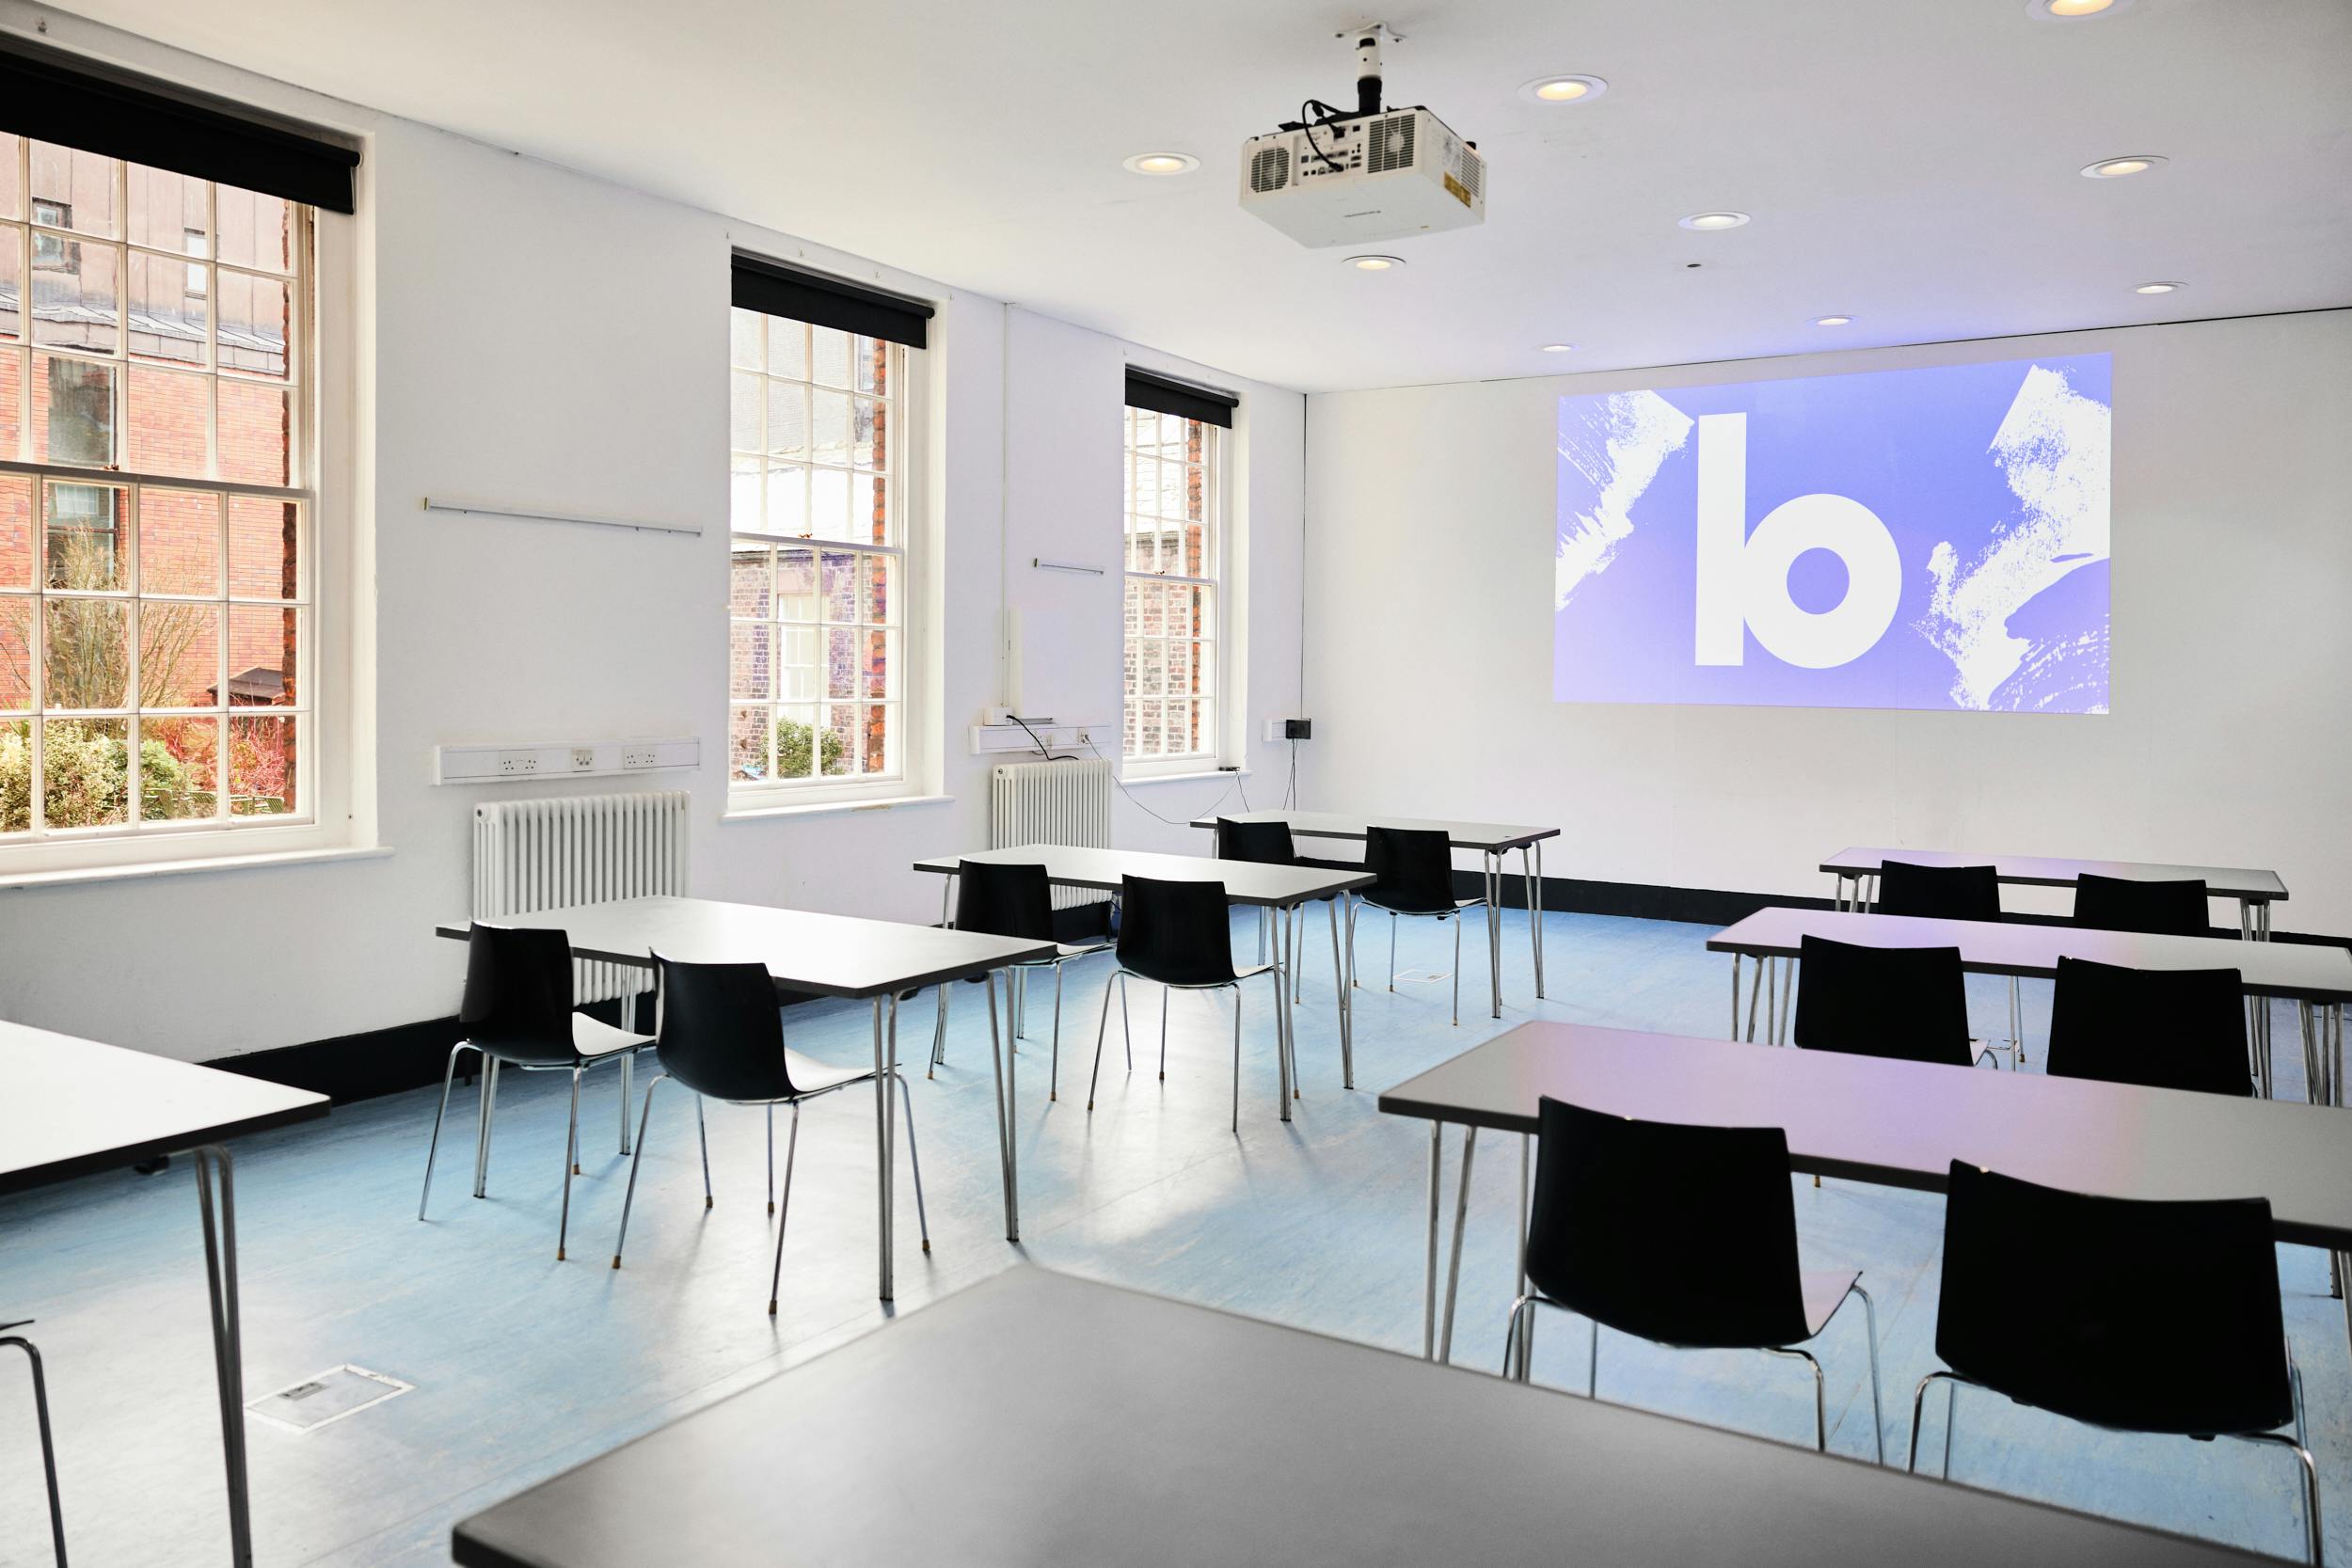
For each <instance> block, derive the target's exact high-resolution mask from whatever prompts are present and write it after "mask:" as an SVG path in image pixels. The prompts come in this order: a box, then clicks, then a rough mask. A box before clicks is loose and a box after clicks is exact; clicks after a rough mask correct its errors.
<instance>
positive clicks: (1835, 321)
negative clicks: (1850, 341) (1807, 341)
mask: <svg viewBox="0 0 2352 1568" xmlns="http://www.w3.org/2000/svg"><path fill="white" fill-rule="evenodd" d="M1813 325H1816V326H1851V325H1853V318H1852V317H1851V316H1816V317H1814V318H1813Z"/></svg>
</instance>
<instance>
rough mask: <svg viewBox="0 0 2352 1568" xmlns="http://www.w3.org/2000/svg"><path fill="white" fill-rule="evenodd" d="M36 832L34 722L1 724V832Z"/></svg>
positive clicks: (17, 721) (22, 720) (21, 721)
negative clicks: (34, 810) (34, 812)
mask: <svg viewBox="0 0 2352 1568" xmlns="http://www.w3.org/2000/svg"><path fill="white" fill-rule="evenodd" d="M32 829H33V721H31V720H29V719H18V720H15V721H10V722H8V723H5V724H0V833H24V832H32Z"/></svg>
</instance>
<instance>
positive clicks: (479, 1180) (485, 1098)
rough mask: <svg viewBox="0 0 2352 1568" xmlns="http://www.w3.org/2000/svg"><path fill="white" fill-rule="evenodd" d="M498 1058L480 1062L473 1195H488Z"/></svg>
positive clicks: (496, 1099)
mask: <svg viewBox="0 0 2352 1568" xmlns="http://www.w3.org/2000/svg"><path fill="white" fill-rule="evenodd" d="M498 1099H499V1060H498V1058H497V1057H495V1056H490V1057H487V1058H485V1061H484V1062H483V1064H482V1092H481V1095H480V1097H479V1104H478V1106H477V1114H478V1115H479V1116H480V1117H481V1120H480V1122H479V1124H478V1125H476V1127H475V1128H474V1137H473V1196H476V1197H487V1196H490V1123H491V1119H492V1117H495V1116H496V1115H497V1113H498Z"/></svg>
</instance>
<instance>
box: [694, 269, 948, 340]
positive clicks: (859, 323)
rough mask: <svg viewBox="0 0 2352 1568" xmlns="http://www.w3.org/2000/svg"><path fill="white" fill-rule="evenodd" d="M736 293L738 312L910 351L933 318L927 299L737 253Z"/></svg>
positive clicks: (925, 331) (926, 332) (924, 336)
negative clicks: (823, 328)
mask: <svg viewBox="0 0 2352 1568" xmlns="http://www.w3.org/2000/svg"><path fill="white" fill-rule="evenodd" d="M734 293H735V303H736V306H737V308H738V309H744V310H757V311H759V312H760V313H761V314H763V315H769V316H790V317H792V318H793V319H794V320H796V321H804V322H813V323H815V324H816V325H818V326H830V327H834V328H836V329H838V330H840V331H843V332H862V333H864V334H865V335H866V337H868V338H882V339H886V340H888V341H891V342H894V343H904V344H906V346H907V347H909V348H921V347H923V346H924V340H925V338H926V337H927V336H928V328H929V326H930V319H931V313H932V312H931V305H930V301H929V300H922V299H912V298H909V297H908V296H907V295H905V294H894V293H885V292H884V291H882V290H881V289H869V288H866V287H865V286H864V285H862V284H858V283H850V282H848V281H845V280H844V279H842V278H838V277H829V276H828V275H826V274H824V273H817V272H804V271H803V270H801V269H800V268H798V267H787V266H786V265H784V264H783V263H782V262H779V261H769V260H767V259H766V258H765V257H760V256H746V255H745V254H743V253H742V252H741V251H737V252H736V253H735V290H734Z"/></svg>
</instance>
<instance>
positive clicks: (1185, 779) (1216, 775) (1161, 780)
mask: <svg viewBox="0 0 2352 1568" xmlns="http://www.w3.org/2000/svg"><path fill="white" fill-rule="evenodd" d="M1249 774H1250V770H1249V769H1248V768H1197V769H1195V770H1194V771H1192V772H1189V773H1121V774H1120V776H1119V782H1120V784H1125V785H1127V786H1128V787H1129V788H1131V789H1132V788H1134V787H1135V786H1136V784H1193V783H1197V782H1198V781H1200V780H1201V779H1246V778H1248V777H1249Z"/></svg>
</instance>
